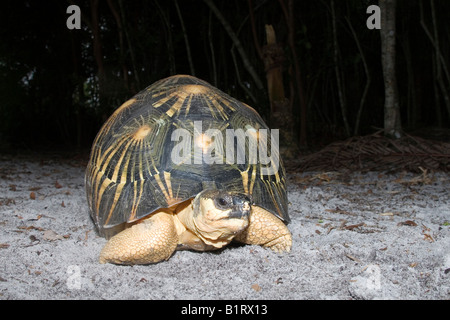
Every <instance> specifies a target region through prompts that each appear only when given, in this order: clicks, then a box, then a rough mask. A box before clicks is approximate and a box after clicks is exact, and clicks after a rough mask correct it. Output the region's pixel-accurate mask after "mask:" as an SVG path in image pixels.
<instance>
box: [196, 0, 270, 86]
mask: <svg viewBox="0 0 450 320" xmlns="http://www.w3.org/2000/svg"><path fill="white" fill-rule="evenodd" d="M203 1H204V2H205V3H206V4H207V5H208V7H209V8H210V9H211V11H212V12H213V13H214V14H215V15H216V17H217V19H218V20H219V21H220V23H221V24H222V26H223V27H224V29H225V31H226V32H227V33H228V36H229V37H230V38H231V40H232V41H233V43H234V45H235V46H236V49H237V51H238V52H239V54H240V56H241V58H242V62H243V63H244V67H245V69H246V70H247V71H248V73H249V74H250V75H251V77H252V79H253V82H254V83H255V85H256V88H257V89H258V90H262V89H263V88H264V85H263V84H262V81H261V80H260V79H259V77H258V74H257V73H256V71H255V69H254V68H253V65H252V64H251V62H250V60H249V59H248V57H247V54H246V53H245V50H244V47H243V46H242V43H241V41H240V40H239V38H238V37H237V35H236V33H235V32H234V31H233V29H232V28H231V26H230V24H229V23H228V21H227V20H226V19H225V17H224V16H223V15H222V13H221V12H220V10H219V9H218V8H217V7H216V5H215V4H214V2H213V1H212V0H203Z"/></svg>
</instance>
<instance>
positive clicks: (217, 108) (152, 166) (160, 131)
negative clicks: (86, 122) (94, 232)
mask: <svg viewBox="0 0 450 320" xmlns="http://www.w3.org/2000/svg"><path fill="white" fill-rule="evenodd" d="M183 79H184V80H186V79H187V80H189V79H191V81H192V82H194V83H196V82H198V83H199V84H184V83H180V80H183ZM237 104H240V107H243V108H248V110H250V112H251V113H252V115H251V117H253V115H255V116H257V113H256V111H254V110H253V109H252V108H251V107H249V106H247V105H245V104H242V103H239V102H238V101H236V100H234V99H232V98H231V97H229V96H228V95H226V94H224V93H222V92H221V91H219V90H218V89H216V88H214V87H212V86H210V85H208V84H206V83H205V84H204V82H202V81H200V80H198V79H196V78H194V77H189V76H173V77H170V78H167V79H164V80H161V81H158V82H156V83H155V84H154V85H152V86H150V87H149V88H148V89H147V90H145V91H143V92H141V93H139V94H138V95H136V96H135V97H133V98H132V99H130V100H128V101H126V102H125V103H124V104H122V105H121V106H120V107H119V108H118V109H117V110H116V111H114V112H113V114H112V115H111V117H110V118H109V119H108V120H107V121H106V122H105V124H104V125H103V127H102V129H101V130H100V131H99V133H98V135H97V137H96V138H95V140H94V143H93V148H92V151H91V156H90V160H89V164H88V168H87V172H86V185H87V186H89V188H88V192H87V197H88V203H89V207H90V208H91V211H92V213H91V214H92V215H93V216H94V220H95V221H100V223H101V225H98V227H99V228H103V227H105V226H108V225H109V224H110V222H111V221H112V220H113V218H116V216H115V215H117V210H116V208H118V206H120V205H123V203H122V202H123V201H124V200H126V201H127V202H128V203H127V204H126V206H125V207H126V208H127V210H128V211H127V212H122V213H121V214H122V215H123V218H121V219H122V222H125V221H128V222H132V221H135V220H137V219H139V218H141V216H139V214H138V213H139V210H140V206H141V204H142V202H143V201H145V200H146V198H148V197H149V195H148V192H149V190H152V192H153V193H154V194H153V195H152V196H153V197H157V195H158V194H160V195H161V196H160V197H159V198H161V201H160V202H161V206H164V205H166V206H170V205H172V204H175V203H178V202H179V201H182V200H186V199H182V198H180V196H179V192H180V188H181V190H183V188H184V187H183V188H182V187H181V184H180V183H179V181H177V180H176V179H174V178H173V176H172V173H171V172H167V171H165V170H164V168H163V167H162V166H161V164H162V163H161V162H162V161H165V160H163V159H162V158H161V157H160V153H161V151H158V150H162V149H163V148H165V146H164V144H163V141H162V139H159V135H161V136H163V135H164V134H165V130H168V129H167V128H168V127H169V126H168V123H170V124H171V125H173V126H175V127H177V128H178V127H180V128H185V129H186V128H187V129H188V130H192V128H193V123H190V122H192V120H189V118H188V117H189V116H190V112H192V109H193V108H194V106H198V105H201V106H202V107H203V109H202V110H204V112H209V113H210V114H209V115H208V116H210V118H211V119H214V120H215V121H216V122H215V123H216V125H217V127H216V128H215V129H219V130H220V131H223V130H225V129H226V128H228V126H229V124H230V114H232V113H233V112H235V111H237V112H240V111H239V110H237V109H236V106H237ZM143 106H148V109H149V110H150V111H149V114H145V113H143V112H142V111H139V112H138V113H136V111H135V110H141V109H139V108H142V107H143ZM157 113H158V114H157ZM128 119H129V120H128ZM175 119H177V121H175ZM186 119H187V120H186ZM200 119H201V118H200ZM183 121H184V122H183ZM236 121H239V125H244V127H245V126H247V124H248V121H249V119H248V118H245V117H240V118H239V117H238V118H237V120H236ZM118 123H120V124H121V126H120V127H118V125H117V124H118ZM204 129H205V128H204ZM206 129H207V128H206ZM232 129H234V128H232ZM272 156H279V155H272ZM233 168H234V170H239V171H240V176H241V180H242V182H241V183H242V191H243V192H245V193H247V194H250V195H251V194H252V193H253V192H254V190H255V185H256V181H257V180H261V181H262V183H263V184H264V185H265V188H266V189H267V190H268V193H269V196H270V198H271V200H272V202H274V205H275V206H276V210H277V212H278V213H279V216H282V212H283V209H282V208H281V207H279V204H278V203H277V200H276V199H279V198H280V195H283V193H285V192H286V190H285V178H284V172H283V174H282V175H279V174H278V173H276V174H275V175H273V176H269V177H267V176H263V175H262V173H261V171H260V170H259V169H260V166H259V165H254V164H247V165H246V168H245V169H239V168H238V167H237V166H236V167H233ZM282 170H284V169H282ZM159 198H158V199H159ZM281 198H283V196H281ZM149 213H150V212H149ZM100 218H101V219H100ZM119 220H120V219H119Z"/></svg>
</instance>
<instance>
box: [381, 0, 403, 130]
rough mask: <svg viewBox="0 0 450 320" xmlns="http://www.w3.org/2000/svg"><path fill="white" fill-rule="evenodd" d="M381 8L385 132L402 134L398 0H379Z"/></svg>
mask: <svg viewBox="0 0 450 320" xmlns="http://www.w3.org/2000/svg"><path fill="white" fill-rule="evenodd" d="M379 5H380V10H381V29H380V35H381V63H382V67H383V77H384V94H385V98H384V99H385V100H384V134H385V135H387V136H389V137H395V138H400V137H401V135H402V132H401V131H402V127H401V118H400V107H399V103H398V93H397V79H396V73H395V36H396V31H395V7H396V0H379Z"/></svg>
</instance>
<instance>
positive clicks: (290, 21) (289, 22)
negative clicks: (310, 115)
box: [279, 0, 307, 147]
mask: <svg viewBox="0 0 450 320" xmlns="http://www.w3.org/2000/svg"><path fill="white" fill-rule="evenodd" d="M279 3H280V6H281V9H282V10H283V14H284V18H285V20H286V26H287V29H288V43H289V48H290V50H291V53H292V60H293V64H294V76H295V83H296V89H297V94H298V99H299V106H300V137H299V145H300V146H301V147H306V145H307V137H306V97H305V93H304V90H303V81H302V76H301V71H300V64H299V62H298V56H297V50H296V49H295V31H296V29H295V21H294V1H293V0H288V7H286V5H285V3H284V0H279ZM290 115H291V116H292V110H291V111H290Z"/></svg>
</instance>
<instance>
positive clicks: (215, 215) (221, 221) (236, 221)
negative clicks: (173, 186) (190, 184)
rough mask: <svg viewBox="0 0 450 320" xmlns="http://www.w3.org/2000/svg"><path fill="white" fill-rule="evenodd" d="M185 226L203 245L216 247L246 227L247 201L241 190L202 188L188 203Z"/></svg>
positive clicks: (248, 202) (248, 211)
mask: <svg viewBox="0 0 450 320" xmlns="http://www.w3.org/2000/svg"><path fill="white" fill-rule="evenodd" d="M192 209H193V210H192V214H191V215H190V216H189V217H187V218H188V219H189V220H190V221H188V222H187V223H186V227H187V228H188V229H190V230H191V231H192V232H194V233H195V234H196V235H197V236H198V237H199V238H200V239H202V240H203V241H204V242H205V243H206V244H208V245H212V246H214V247H217V248H220V247H222V246H224V245H226V244H228V243H229V242H230V241H231V240H232V239H233V237H234V236H235V235H237V234H238V233H239V232H241V231H242V230H244V229H245V228H247V226H248V222H249V216H250V212H251V200H250V198H249V197H248V196H247V195H245V194H242V193H237V192H228V191H223V190H211V189H208V190H203V191H202V192H200V193H199V194H198V195H197V196H196V197H195V198H194V200H193V202H192Z"/></svg>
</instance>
